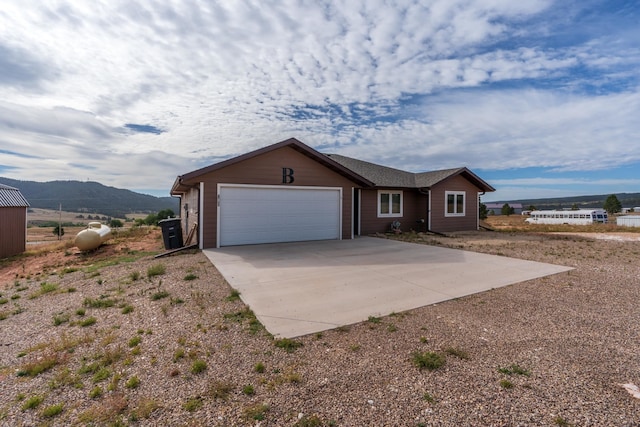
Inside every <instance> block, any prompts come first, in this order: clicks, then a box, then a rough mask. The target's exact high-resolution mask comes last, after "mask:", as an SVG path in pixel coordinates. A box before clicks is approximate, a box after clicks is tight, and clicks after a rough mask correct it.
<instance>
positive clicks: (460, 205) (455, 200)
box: [444, 191, 465, 216]
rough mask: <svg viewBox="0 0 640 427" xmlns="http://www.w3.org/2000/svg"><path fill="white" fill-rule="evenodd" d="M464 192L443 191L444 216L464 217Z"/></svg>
mask: <svg viewBox="0 0 640 427" xmlns="http://www.w3.org/2000/svg"><path fill="white" fill-rule="evenodd" d="M464 199H465V192H464V191H445V212H444V215H445V216H464Z"/></svg>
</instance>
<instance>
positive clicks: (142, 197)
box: [0, 177, 179, 217]
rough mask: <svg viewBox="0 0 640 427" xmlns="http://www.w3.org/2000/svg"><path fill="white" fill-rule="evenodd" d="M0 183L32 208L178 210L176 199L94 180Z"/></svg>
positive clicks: (120, 212)
mask: <svg viewBox="0 0 640 427" xmlns="http://www.w3.org/2000/svg"><path fill="white" fill-rule="evenodd" d="M0 183H2V184H5V185H9V186H11V187H15V188H17V189H19V190H20V192H21V193H22V195H24V197H25V198H26V199H27V201H28V202H29V204H30V205H31V207H32V208H42V209H58V208H59V207H60V205H62V209H63V210H65V211H73V212H87V213H89V214H93V213H100V214H102V215H107V216H113V217H124V216H125V215H126V214H131V213H135V212H142V213H152V212H158V211H161V210H163V209H172V210H173V211H174V212H178V210H179V206H178V199H175V198H172V197H154V196H150V195H147V194H140V193H136V192H134V191H130V190H124V189H120V188H115V187H108V186H105V185H102V184H100V183H98V182H81V181H51V182H35V181H19V180H15V179H10V178H2V177H0Z"/></svg>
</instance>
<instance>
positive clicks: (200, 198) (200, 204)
mask: <svg viewBox="0 0 640 427" xmlns="http://www.w3.org/2000/svg"><path fill="white" fill-rule="evenodd" d="M203 206H204V182H201V183H200V188H199V190H198V249H200V250H202V249H204V231H203V230H204V221H203V218H204V212H203V209H202V207H203Z"/></svg>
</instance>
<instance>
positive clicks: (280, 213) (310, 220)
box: [218, 184, 342, 246]
mask: <svg viewBox="0 0 640 427" xmlns="http://www.w3.org/2000/svg"><path fill="white" fill-rule="evenodd" d="M218 195H219V197H220V199H219V206H218V236H219V246H232V245H250V244H257V243H278V242H299V241H306V240H330V239H340V235H341V231H340V230H341V221H342V215H341V209H342V206H341V199H342V191H341V189H340V188H325V187H321V188H319V187H269V186H231V185H224V184H220V185H219V186H218Z"/></svg>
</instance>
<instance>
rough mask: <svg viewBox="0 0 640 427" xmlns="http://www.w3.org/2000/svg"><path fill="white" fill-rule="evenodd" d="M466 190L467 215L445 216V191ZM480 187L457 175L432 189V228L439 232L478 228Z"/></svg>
mask: <svg viewBox="0 0 640 427" xmlns="http://www.w3.org/2000/svg"><path fill="white" fill-rule="evenodd" d="M446 191H465V192H466V197H465V207H464V209H465V216H463V217H445V208H446V202H445V192H446ZM478 191H479V189H478V187H476V186H475V185H473V184H472V183H470V182H469V181H467V180H466V179H464V178H463V177H462V176H460V175H457V176H454V177H451V178H449V179H447V180H445V181H443V182H440V183H438V184H437V185H435V186H434V187H433V188H432V189H431V224H430V229H431V230H433V231H438V232H447V231H466V230H476V229H477V227H478Z"/></svg>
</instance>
